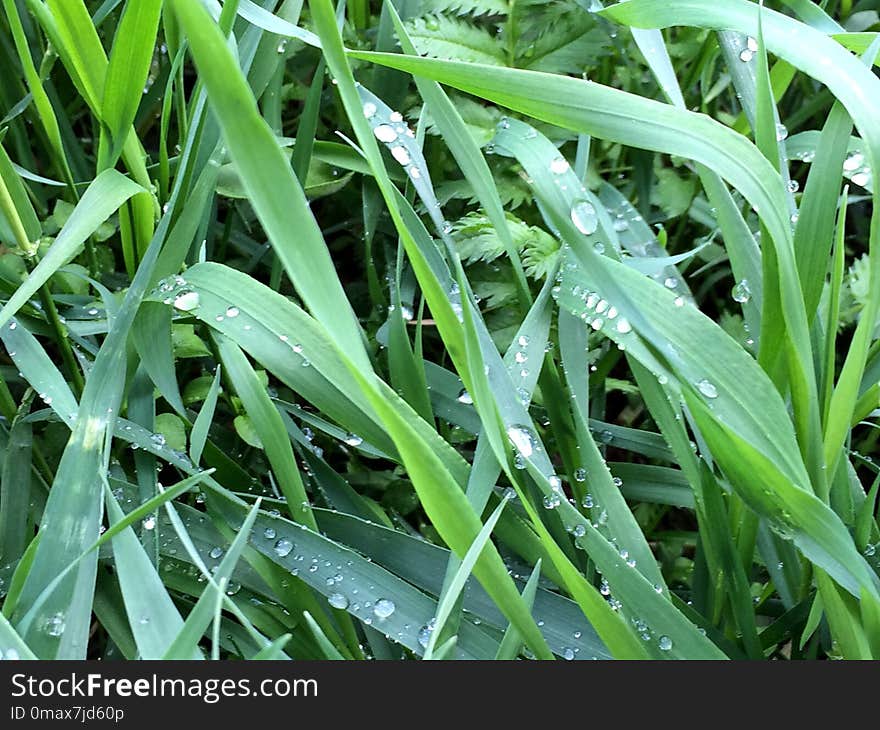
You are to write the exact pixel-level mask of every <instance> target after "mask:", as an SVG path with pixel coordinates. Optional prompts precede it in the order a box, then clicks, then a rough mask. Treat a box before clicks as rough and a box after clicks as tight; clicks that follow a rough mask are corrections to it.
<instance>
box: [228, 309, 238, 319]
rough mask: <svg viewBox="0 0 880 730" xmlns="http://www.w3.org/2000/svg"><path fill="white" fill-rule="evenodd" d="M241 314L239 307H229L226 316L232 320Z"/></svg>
mask: <svg viewBox="0 0 880 730" xmlns="http://www.w3.org/2000/svg"><path fill="white" fill-rule="evenodd" d="M239 314H240V312H239V310H238V307H227V308H226V316H227V317H229V318H230V319H232V318H233V317H237V316H238V315H239Z"/></svg>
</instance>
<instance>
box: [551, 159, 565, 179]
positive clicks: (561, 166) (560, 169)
mask: <svg viewBox="0 0 880 730" xmlns="http://www.w3.org/2000/svg"><path fill="white" fill-rule="evenodd" d="M568 170H569V164H568V160H566V159H565V158H564V157H557V158H555V159H553V160H551V161H550V172H552V173H553V174H554V175H562V174H563V173H566V172H568Z"/></svg>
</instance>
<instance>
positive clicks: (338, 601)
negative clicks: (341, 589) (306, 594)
mask: <svg viewBox="0 0 880 730" xmlns="http://www.w3.org/2000/svg"><path fill="white" fill-rule="evenodd" d="M327 603H329V604H330V605H331V606H333V608H338V609H341V610H345V609H346V608H348V599H347V598H346V597H345V596H343V595H342V594H341V593H331V594H330V595H329V596H327Z"/></svg>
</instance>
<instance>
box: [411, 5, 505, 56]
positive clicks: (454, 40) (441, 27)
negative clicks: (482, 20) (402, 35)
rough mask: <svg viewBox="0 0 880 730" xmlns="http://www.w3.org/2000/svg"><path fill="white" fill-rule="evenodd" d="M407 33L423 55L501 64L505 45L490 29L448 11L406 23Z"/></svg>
mask: <svg viewBox="0 0 880 730" xmlns="http://www.w3.org/2000/svg"><path fill="white" fill-rule="evenodd" d="M408 30H409V35H410V38H412V42H413V45H415V47H416V50H417V51H418V52H419V53H420V54H421V55H423V56H431V57H432V58H443V59H447V60H452V61H468V62H470V63H486V64H490V65H493V66H503V65H504V62H505V56H504V49H503V48H502V46H501V44H500V43H498V42H497V41H496V40H495V38H494V37H493V36H492V34H491V33H489V31H487V30H485V29H483V28H481V27H479V26H477V25H475V24H473V23H470V22H468V21H466V20H459V19H458V18H453V17H450V16H448V15H429V16H427V17H423V18H415V19H414V20H412V21H410V23H409V29H408Z"/></svg>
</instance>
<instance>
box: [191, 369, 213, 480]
mask: <svg viewBox="0 0 880 730" xmlns="http://www.w3.org/2000/svg"><path fill="white" fill-rule="evenodd" d="M220 372H221V371H220V366H219V365H218V366H217V371H216V372H215V373H214V379H213V380H212V381H211V388H210V389H209V390H208V395H207V396H206V397H205V400H204V402H203V403H202V407H201V408H200V409H199V415H198V416H196V420H195V422H194V423H193V427H192V431H191V432H190V435H189V456H190V458H191V459H192V462H193V464H196V465H197V464H199V462H200V461H201V460H202V452H203V451H204V449H205V442H206V441H207V440H208V430H209V429H210V427H211V423H212V422H213V421H214V411H215V409H216V408H217V397H218V396H219V395H220Z"/></svg>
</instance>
